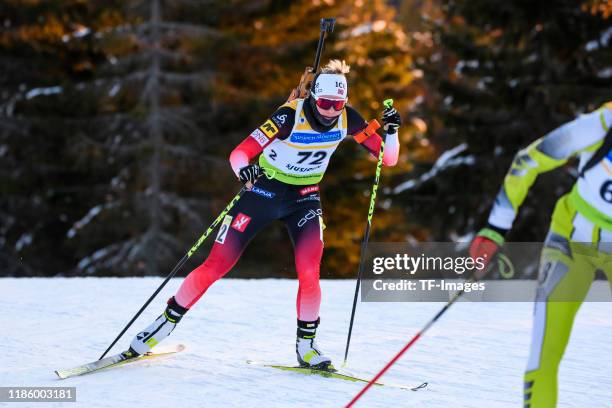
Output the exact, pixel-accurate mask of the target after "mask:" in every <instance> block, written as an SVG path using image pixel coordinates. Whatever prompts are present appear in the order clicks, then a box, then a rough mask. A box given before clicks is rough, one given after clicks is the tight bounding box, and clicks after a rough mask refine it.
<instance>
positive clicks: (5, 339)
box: [0, 278, 612, 408]
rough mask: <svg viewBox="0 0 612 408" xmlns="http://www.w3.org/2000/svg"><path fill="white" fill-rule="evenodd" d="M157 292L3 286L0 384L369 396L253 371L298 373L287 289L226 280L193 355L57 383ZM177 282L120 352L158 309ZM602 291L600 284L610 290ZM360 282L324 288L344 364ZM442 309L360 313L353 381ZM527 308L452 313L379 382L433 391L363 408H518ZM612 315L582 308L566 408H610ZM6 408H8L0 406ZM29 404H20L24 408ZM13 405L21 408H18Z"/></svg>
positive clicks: (190, 324) (165, 400) (261, 397)
mask: <svg viewBox="0 0 612 408" xmlns="http://www.w3.org/2000/svg"><path fill="white" fill-rule="evenodd" d="M160 283H161V279H157V278H132V279H96V278H82V279H63V278H56V279H0V294H1V296H0V307H1V310H2V313H1V314H0V328H1V330H2V331H1V332H0V344H1V345H2V349H1V353H0V385H1V386H42V385H47V386H60V385H62V386H68V385H70V386H76V387H77V403H76V404H66V403H64V404H55V405H54V404H48V403H37V404H30V405H32V406H36V407H43V406H45V407H48V406H58V407H59V406H62V407H68V406H70V407H73V406H78V407H111V406H112V407H135V406H139V407H146V408H156V407H160V408H162V407H163V408H167V407H252V406H258V407H309V408H310V407H318V406H320V407H328V406H329V407H340V406H343V405H344V404H346V403H347V402H348V401H349V400H350V399H351V398H352V397H353V396H354V395H355V394H356V393H357V392H358V391H359V389H360V388H361V385H358V384H354V383H350V382H345V381H341V380H331V379H323V378H320V377H317V376H304V375H300V374H294V373H286V372H281V371H277V370H274V369H270V368H265V367H259V366H252V365H247V364H246V363H245V361H246V360H247V359H253V360H261V361H269V362H277V363H289V364H293V363H295V354H294V339H295V337H294V336H295V307H294V302H295V292H296V289H297V282H296V281H293V280H223V281H221V282H218V283H217V284H215V285H214V286H213V287H212V288H211V290H210V291H209V293H208V294H207V295H206V296H204V298H202V300H201V301H200V302H199V303H198V304H197V305H196V307H195V308H194V309H193V310H191V311H190V312H189V314H188V315H187V317H186V318H185V319H184V320H183V321H182V322H181V323H180V325H179V327H178V328H177V329H176V330H175V332H174V333H173V334H172V336H171V337H170V338H169V339H168V340H167V341H166V344H170V343H185V344H186V345H187V346H188V348H187V350H186V351H185V352H183V353H181V354H179V355H176V356H175V357H173V358H167V359H164V360H157V361H155V362H150V363H148V362H140V363H136V364H132V365H130V366H125V367H120V368H116V369H112V370H108V371H106V372H100V373H97V374H93V375H90V376H83V377H77V378H73V379H68V380H64V381H59V380H56V379H55V375H54V374H53V370H54V369H56V368H68V367H72V366H74V365H78V364H81V363H84V362H88V361H90V360H95V359H97V358H98V356H99V355H100V353H101V352H102V351H103V350H104V349H105V348H106V347H107V345H108V344H109V343H110V342H111V341H112V339H113V338H114V337H115V335H116V334H117V333H118V332H119V331H120V329H121V328H122V327H123V326H124V325H125V324H126V323H127V321H128V320H129V318H130V317H131V315H132V314H133V313H134V312H135V311H137V310H138V308H139V307H140V305H141V304H142V303H143V302H144V300H146V298H148V296H149V295H150V294H151V293H152V292H153V290H154V289H155V288H156V287H157V286H158V285H159V284H160ZM179 284H180V280H178V279H177V280H173V281H172V282H170V283H169V285H168V288H167V289H165V290H164V292H163V293H162V295H161V296H160V297H159V298H158V299H156V300H155V301H154V306H151V307H150V308H149V310H147V311H146V312H145V313H144V316H143V317H141V318H140V319H139V320H138V321H137V322H136V325H135V327H134V328H133V329H131V330H130V331H129V332H128V334H129V336H126V337H125V338H124V339H123V340H122V341H121V342H120V347H117V348H116V349H115V351H120V349H122V348H123V347H125V346H126V345H127V343H128V341H129V338H131V336H132V335H134V334H135V333H136V332H137V331H138V330H139V329H141V328H142V327H144V326H145V325H146V324H148V323H149V321H151V320H152V319H154V318H155V317H156V316H157V315H158V314H159V313H161V311H162V309H163V304H164V303H165V299H166V298H167V297H169V296H170V295H171V294H172V293H174V290H175V289H176V288H177V287H178V285H179ZM602 284H603V282H602ZM353 285H354V283H353V282H350V281H323V282H322V287H323V308H322V313H321V315H322V325H321V328H320V335H319V339H320V341H319V342H320V345H321V346H322V347H323V348H324V350H325V351H326V352H328V353H329V354H330V355H331V356H332V357H333V358H335V361H336V365H337V366H339V365H340V363H341V359H342V355H343V352H344V344H345V338H346V331H347V324H348V318H349V313H350V306H351V302H352V295H353V290H354V286H353ZM439 308H440V304H436V303H403V304H402V303H376V304H375V303H361V304H359V307H358V311H357V318H356V326H355V329H354V332H353V335H354V337H353V342H352V346H351V354H350V356H349V367H348V368H347V370H348V371H350V372H352V373H354V374H358V375H361V376H365V377H368V378H369V377H371V376H372V375H373V374H375V372H376V371H378V369H380V368H381V367H382V366H383V364H384V363H385V362H386V361H388V360H389V359H390V358H391V357H392V356H393V355H394V354H395V353H396V352H397V351H398V350H399V349H400V348H401V347H402V346H403V345H404V344H405V342H406V341H407V339H409V338H410V337H411V336H412V335H413V334H414V333H415V332H416V331H417V330H419V329H420V328H421V327H422V325H423V324H424V323H425V322H426V321H427V320H429V319H430V318H431V316H432V315H433V314H434V313H435V312H436V311H437V310H439ZM531 308H532V306H531V304H528V303H480V304H474V303H466V302H462V303H458V304H456V305H454V306H453V308H452V309H451V310H450V311H449V312H448V313H447V314H446V315H445V316H444V317H443V318H442V320H440V321H439V322H438V324H436V325H435V326H434V327H433V328H432V329H431V331H430V332H428V333H427V335H426V336H425V337H424V338H422V339H421V340H420V341H419V342H418V343H417V344H416V345H415V347H414V348H413V349H411V350H410V351H409V352H408V353H407V354H406V355H405V357H404V358H403V359H402V360H400V362H399V363H398V365H396V366H395V367H393V368H392V369H391V371H389V372H388V374H387V375H385V377H383V380H384V381H385V382H390V383H399V384H407V385H418V384H420V383H421V382H424V381H427V382H428V383H429V387H428V388H427V389H424V390H420V391H418V392H412V391H403V390H399V389H394V388H389V387H387V388H380V387H375V388H373V389H371V390H370V391H369V392H368V393H367V394H366V396H365V397H364V399H362V401H361V403H360V404H358V406H362V407H389V406H393V407H431V408H433V407H440V408H442V407H444V408H446V407H455V408H460V407H519V406H522V404H521V396H522V371H523V368H524V366H525V363H526V359H527V349H528V344H529V336H530V328H531ZM611 315H612V304H610V303H590V304H585V305H583V307H582V309H581V311H580V313H579V314H578V317H577V321H576V324H575V328H574V334H573V336H572V340H571V343H570V345H569V347H568V351H567V354H566V358H565V360H564V363H563V364H562V367H561V374H560V388H561V391H560V404H559V407H578V408H585V407H610V406H612V405H611V402H610V401H611V399H612V398H611V396H612V368H611V367H612V347H611V345H610V344H611V343H610V339H611V338H612V318H611V317H610V316H611ZM0 405H3V404H1V403H0ZM27 405H28V404H25V403H22V404H20V405H19V406H20V407H24V406H27ZM16 406H17V405H16Z"/></svg>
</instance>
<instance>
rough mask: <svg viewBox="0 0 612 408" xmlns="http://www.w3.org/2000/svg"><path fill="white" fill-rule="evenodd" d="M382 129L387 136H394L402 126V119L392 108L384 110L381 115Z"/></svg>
mask: <svg viewBox="0 0 612 408" xmlns="http://www.w3.org/2000/svg"><path fill="white" fill-rule="evenodd" d="M382 121H383V128H384V129H385V132H387V134H388V135H392V134H395V133H396V132H397V129H398V128H399V127H400V125H401V124H402V118H401V117H400V114H399V113H397V111H396V110H395V108H394V107H390V108H385V110H383V115H382Z"/></svg>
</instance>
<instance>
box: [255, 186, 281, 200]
mask: <svg viewBox="0 0 612 408" xmlns="http://www.w3.org/2000/svg"><path fill="white" fill-rule="evenodd" d="M251 191H252V192H254V193H255V194H258V195H260V196H262V197H266V198H274V196H275V195H276V193H273V192H271V191H267V190H264V189H263V188H259V187H257V186H253V188H252V189H251Z"/></svg>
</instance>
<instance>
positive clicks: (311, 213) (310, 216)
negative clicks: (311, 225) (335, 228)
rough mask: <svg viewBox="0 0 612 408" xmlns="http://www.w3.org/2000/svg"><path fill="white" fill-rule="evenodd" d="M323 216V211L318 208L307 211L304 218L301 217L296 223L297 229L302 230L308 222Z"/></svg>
mask: <svg viewBox="0 0 612 408" xmlns="http://www.w3.org/2000/svg"><path fill="white" fill-rule="evenodd" d="M322 215H323V210H321V209H320V208H317V210H316V211H315V210H308V212H307V213H306V215H305V216H304V217H302V219H301V220H299V221H298V227H300V228H302V227H303V226H304V225H305V224H306V223H307V222H308V221H310V220H312V219H314V218H317V217H321V216H322Z"/></svg>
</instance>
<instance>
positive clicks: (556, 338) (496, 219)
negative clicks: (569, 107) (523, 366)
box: [489, 102, 612, 408]
mask: <svg viewBox="0 0 612 408" xmlns="http://www.w3.org/2000/svg"><path fill="white" fill-rule="evenodd" d="M610 126H612V102H608V103H606V104H605V105H603V106H602V107H601V108H600V109H598V110H596V111H594V112H591V113H589V114H585V115H581V116H579V117H578V118H576V119H575V120H573V121H571V122H569V123H567V124H565V125H563V126H561V127H559V128H557V129H555V130H553V131H552V132H550V133H549V134H547V135H546V136H544V137H542V138H541V139H539V140H537V141H535V142H534V143H533V144H531V145H530V146H529V147H527V148H526V149H524V150H521V151H520V152H519V153H518V155H517V156H516V158H515V160H514V162H513V164H512V167H511V169H510V171H509V172H508V174H507V175H506V178H505V180H504V185H503V187H502V189H501V191H500V192H499V194H498V196H497V199H496V201H495V205H494V207H493V210H492V211H491V214H490V216H489V223H490V224H491V225H492V226H494V227H497V228H499V229H505V230H509V229H510V228H511V227H512V224H513V222H514V219H515V218H516V215H517V213H518V210H519V208H520V206H521V204H522V203H523V201H524V200H525V197H526V196H527V193H528V191H529V188H530V187H531V186H532V185H533V183H534V182H535V180H536V178H537V176H538V175H539V174H540V173H543V172H546V171H550V170H553V169H555V168H557V167H560V166H562V165H564V164H565V163H566V162H567V161H568V160H569V159H570V158H572V157H576V156H577V157H578V158H579V160H580V164H579V170H581V169H582V168H583V167H584V166H585V165H586V163H587V162H588V161H589V159H590V158H591V157H593V155H594V154H595V152H596V151H597V150H598V149H599V148H600V147H601V146H602V143H603V142H604V139H605V137H606V134H607V133H608V130H609V128H610ZM597 270H600V271H603V272H604V273H605V274H606V276H607V278H608V280H609V281H610V282H612V151H610V152H609V153H607V154H606V156H605V157H604V158H603V160H601V162H599V163H597V164H596V165H595V166H593V167H592V168H590V169H589V170H587V171H586V172H584V174H581V176H580V177H579V179H578V181H577V182H576V184H575V185H574V187H573V189H572V191H571V192H570V193H568V194H566V195H564V196H563V197H561V199H559V201H558V202H557V205H556V207H555V211H554V213H553V217H552V223H551V226H550V231H549V233H548V236H547V238H546V242H545V247H544V250H543V252H542V257H541V261H540V271H539V284H538V291H537V297H536V301H535V308H534V323H533V333H532V343H531V350H530V356H529V361H528V364H527V370H526V373H525V388H524V401H525V404H524V407H526V408H544V407H546V408H553V407H555V406H556V403H557V373H558V368H559V363H560V362H561V359H562V357H563V353H564V351H565V347H566V345H567V343H568V341H569V336H570V333H571V329H572V324H573V321H574V317H575V315H576V312H577V311H578V309H579V307H580V305H581V303H582V302H583V300H584V299H585V297H586V295H587V293H588V291H589V288H590V286H591V283H592V281H593V279H594V277H595V273H596V271H597ZM611 335H612V333H611Z"/></svg>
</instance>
